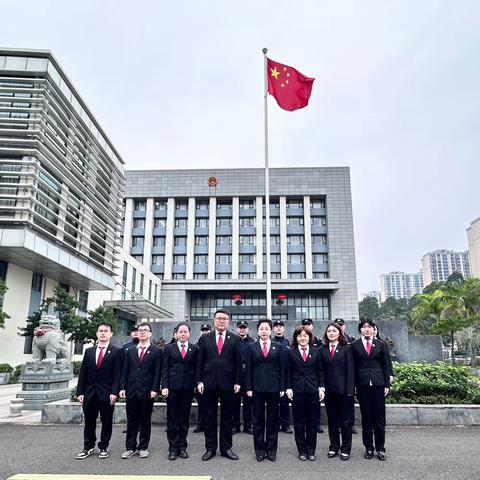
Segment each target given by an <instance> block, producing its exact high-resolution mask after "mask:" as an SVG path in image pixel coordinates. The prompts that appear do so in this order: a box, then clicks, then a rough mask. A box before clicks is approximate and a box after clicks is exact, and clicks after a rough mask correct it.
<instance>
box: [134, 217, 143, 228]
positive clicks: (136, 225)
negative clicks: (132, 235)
mask: <svg viewBox="0 0 480 480" xmlns="http://www.w3.org/2000/svg"><path fill="white" fill-rule="evenodd" d="M133 228H145V219H144V218H134V219H133Z"/></svg>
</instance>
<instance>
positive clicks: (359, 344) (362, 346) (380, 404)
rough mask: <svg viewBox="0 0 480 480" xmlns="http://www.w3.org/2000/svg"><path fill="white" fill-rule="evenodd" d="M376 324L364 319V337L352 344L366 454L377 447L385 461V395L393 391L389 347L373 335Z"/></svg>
mask: <svg viewBox="0 0 480 480" xmlns="http://www.w3.org/2000/svg"><path fill="white" fill-rule="evenodd" d="M374 326H375V324H374V323H373V322H372V321H371V320H369V319H368V318H362V319H361V320H360V323H359V325H358V331H359V332H360V334H361V338H360V339H358V340H356V341H355V342H353V343H352V347H351V348H352V354H353V361H354V364H355V388H356V392H357V399H358V403H359V404H360V411H361V413H362V441H363V445H364V446H365V454H364V457H365V458H366V459H367V460H370V459H371V458H372V457H373V452H374V439H375V449H376V450H377V455H378V459H379V460H382V461H385V460H386V458H387V457H386V454H385V397H386V396H387V395H388V392H389V391H390V376H389V365H388V359H387V356H388V352H387V346H386V344H385V343H384V342H380V341H378V340H376V339H375V338H374Z"/></svg>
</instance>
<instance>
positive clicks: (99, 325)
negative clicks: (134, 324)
mask: <svg viewBox="0 0 480 480" xmlns="http://www.w3.org/2000/svg"><path fill="white" fill-rule="evenodd" d="M102 326H103V327H108V328H109V329H110V331H111V332H113V325H112V324H111V323H108V322H100V323H99V324H98V325H97V331H98V329H99V328H100V327H102Z"/></svg>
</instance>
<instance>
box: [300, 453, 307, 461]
mask: <svg viewBox="0 0 480 480" xmlns="http://www.w3.org/2000/svg"><path fill="white" fill-rule="evenodd" d="M298 458H299V459H300V460H301V461H302V462H306V461H307V456H306V455H303V454H302V455H299V456H298Z"/></svg>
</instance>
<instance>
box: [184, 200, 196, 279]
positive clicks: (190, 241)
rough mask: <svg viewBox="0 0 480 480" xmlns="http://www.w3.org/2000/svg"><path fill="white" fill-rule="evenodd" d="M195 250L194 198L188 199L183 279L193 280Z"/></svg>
mask: <svg viewBox="0 0 480 480" xmlns="http://www.w3.org/2000/svg"><path fill="white" fill-rule="evenodd" d="M194 250H195V198H194V197H190V198H189V199H188V221H187V267H186V273H185V278H186V279H187V280H192V279H193V253H194Z"/></svg>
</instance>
